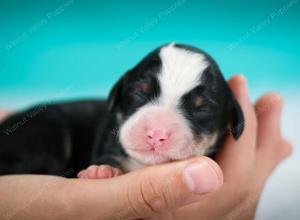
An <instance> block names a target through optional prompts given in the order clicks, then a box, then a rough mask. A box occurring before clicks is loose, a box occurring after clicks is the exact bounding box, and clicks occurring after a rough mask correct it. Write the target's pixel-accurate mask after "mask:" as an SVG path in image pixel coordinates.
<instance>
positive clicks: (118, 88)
mask: <svg viewBox="0 0 300 220" xmlns="http://www.w3.org/2000/svg"><path fill="white" fill-rule="evenodd" d="M123 81H124V77H122V78H120V79H119V80H118V82H117V83H116V84H115V85H114V86H113V88H112V89H111V91H110V93H109V96H108V100H107V109H108V111H110V112H114V111H116V109H117V108H118V105H119V104H120V101H121V96H122V90H123Z"/></svg>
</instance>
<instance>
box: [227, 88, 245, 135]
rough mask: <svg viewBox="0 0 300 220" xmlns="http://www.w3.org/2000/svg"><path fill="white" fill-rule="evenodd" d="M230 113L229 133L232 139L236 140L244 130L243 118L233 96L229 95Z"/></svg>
mask: <svg viewBox="0 0 300 220" xmlns="http://www.w3.org/2000/svg"><path fill="white" fill-rule="evenodd" d="M229 112H230V131H231V133H232V136H233V137H234V139H236V140H237V139H238V138H239V137H240V136H241V135H242V133H243V131H244V128H245V118H244V114H243V111H242V108H241V106H240V104H239V103H238V101H237V100H236V98H235V96H234V95H233V94H232V93H231V103H230V106H229Z"/></svg>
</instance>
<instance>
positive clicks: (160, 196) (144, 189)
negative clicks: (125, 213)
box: [127, 175, 167, 217]
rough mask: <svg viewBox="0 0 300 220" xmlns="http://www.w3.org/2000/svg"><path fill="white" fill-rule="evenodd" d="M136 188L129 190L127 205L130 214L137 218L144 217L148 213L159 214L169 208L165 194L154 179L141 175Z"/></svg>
mask: <svg viewBox="0 0 300 220" xmlns="http://www.w3.org/2000/svg"><path fill="white" fill-rule="evenodd" d="M136 183H137V184H136V186H135V187H130V189H131V190H127V203H128V206H129V207H128V209H130V213H132V214H133V215H134V216H136V217H144V216H145V214H147V213H155V214H156V213H159V212H160V211H162V210H164V209H165V208H166V206H167V202H166V199H165V198H166V197H165V193H164V192H163V190H162V189H161V187H159V186H158V185H157V184H156V181H155V180H154V179H153V177H151V178H150V177H145V176H144V175H140V176H139V178H138V179H137V181H136Z"/></svg>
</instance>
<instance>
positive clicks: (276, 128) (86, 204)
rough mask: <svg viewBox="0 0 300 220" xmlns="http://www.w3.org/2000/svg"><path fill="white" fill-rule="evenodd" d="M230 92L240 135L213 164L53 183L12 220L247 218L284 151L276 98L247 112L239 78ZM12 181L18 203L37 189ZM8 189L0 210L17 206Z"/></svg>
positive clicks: (0, 186) (5, 184)
mask: <svg viewBox="0 0 300 220" xmlns="http://www.w3.org/2000/svg"><path fill="white" fill-rule="evenodd" d="M230 86H231V88H232V90H233V92H234V93H235V95H236V97H237V99H238V101H239V102H240V104H241V106H242V108H243V111H244V113H245V118H246V122H245V132H244V134H243V135H242V137H241V138H240V139H239V140H238V141H235V140H234V139H232V138H231V137H229V138H228V140H227V143H226V144H225V146H224V148H223V150H222V152H220V154H219V156H218V158H217V162H218V164H219V165H217V163H215V162H214V161H212V160H211V159H209V158H207V157H198V158H193V159H190V160H187V161H180V162H175V163H171V164H165V165H160V166H153V167H148V168H146V169H143V170H139V171H136V172H132V173H128V174H125V175H122V176H119V177H115V178H111V179H106V180H89V181H87V180H85V179H64V178H56V177H53V178H52V179H51V181H52V182H51V183H52V184H48V185H47V190H44V191H43V193H41V194H39V195H40V196H36V197H34V198H36V199H35V201H33V202H32V204H31V205H28V206H26V207H25V208H24V209H25V210H27V211H26V212H25V214H24V211H22V212H20V213H19V214H20V215H16V216H18V217H20V218H19V219H26V217H27V219H41V218H42V219H53V218H55V219H60V218H61V219H69V218H70V219H71V218H72V219H101V220H105V219H164V220H165V219H191V220H193V219H214V220H215V219H230V220H231V219H252V218H253V216H254V214H255V209H256V206H257V203H258V200H259V197H260V194H261V192H262V190H263V188H264V184H265V182H266V180H267V178H268V176H269V175H270V174H271V173H272V171H273V169H274V168H275V167H276V166H277V165H278V164H279V163H280V162H281V161H282V160H283V159H284V158H286V157H287V156H288V155H289V154H290V153H291V145H290V143H289V142H288V141H286V140H285V139H284V138H283V137H282V136H281V131H280V115H281V110H282V106H283V101H282V98H281V97H279V96H278V95H274V94H273V95H267V96H264V97H263V98H262V99H260V100H259V101H258V103H257V104H256V106H255V108H254V107H253V106H252V104H251V102H250V100H249V97H248V93H247V89H246V87H247V85H246V82H245V80H244V79H243V78H241V77H234V78H233V79H232V80H231V81H230ZM221 170H222V171H223V172H221ZM223 176H224V181H223ZM7 178H9V177H7ZM11 178H19V179H20V178H21V179H22V181H21V182H20V183H19V184H21V186H22V184H23V186H24V187H20V185H19V186H18V187H16V188H17V189H20V188H22V191H20V193H19V194H17V195H18V196H20V195H23V197H25V198H27V197H26V196H24V192H25V191H26V188H28V187H29V188H30V187H31V188H32V187H33V186H36V185H37V186H36V187H38V186H39V185H40V184H33V183H32V182H33V179H34V178H35V179H36V180H37V182H39V183H43V178H42V177H39V176H37V177H32V176H27V177H24V176H21V177H11ZM27 178H29V179H30V181H29V183H30V184H29V183H28V182H26V179H27ZM44 178H45V177H44ZM12 182H14V183H16V181H12ZM7 188H10V189H12V188H13V187H11V185H10V184H9V181H7V179H6V180H5V178H3V179H2V178H0V194H1V195H2V196H1V198H5V199H6V200H5V199H4V200H3V199H2V201H1V202H0V203H2V202H4V203H3V204H5V206H2V205H1V204H0V207H8V208H6V210H7V209H9V207H11V209H13V208H14V209H16V207H17V206H16V204H17V203H18V202H20V201H22V202H23V201H24V200H20V199H15V200H13V201H11V200H9V199H8V200H9V201H11V203H9V202H7V198H8V197H9V195H10V194H9V192H8V191H7V190H5V189H7ZM31 191H32V192H35V191H36V190H34V189H31ZM22 193H23V194H22ZM18 196H16V197H18ZM5 201H6V202H5ZM0 213H1V209H0ZM22 213H23V215H22ZM16 219H17V218H16Z"/></svg>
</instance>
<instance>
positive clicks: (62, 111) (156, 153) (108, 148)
mask: <svg viewBox="0 0 300 220" xmlns="http://www.w3.org/2000/svg"><path fill="white" fill-rule="evenodd" d="M28 112H30V111H26V112H23V113H19V114H16V115H14V116H11V117H10V118H8V119H7V120H6V121H4V122H3V123H2V124H1V125H0V128H1V131H2V133H1V134H0V146H1V147H0V157H1V158H0V174H8V173H44V174H55V175H57V174H58V175H59V172H63V171H64V170H66V169H70V168H72V169H73V170H74V173H76V172H77V171H79V170H80V169H83V168H85V167H86V166H87V165H89V164H109V165H112V166H115V167H119V168H121V169H122V170H124V171H130V170H133V169H137V168H140V167H142V166H145V165H153V164H159V163H166V162H170V161H174V160H181V159H185V158H189V157H192V156H197V155H212V154H213V153H215V152H216V151H217V150H218V149H219V148H220V146H221V145H222V143H223V141H224V138H225V137H226V135H227V134H228V131H231V132H232V134H233V136H234V137H235V138H238V137H239V136H240V135H241V133H242V131H243V125H244V124H243V123H244V118H243V113H242V111H241V108H240V106H239V105H238V103H237V102H236V100H235V98H234V96H233V94H232V93H231V91H230V89H229V87H228V85H227V83H226V81H225V80H224V78H223V76H222V74H221V72H220V70H219V68H218V66H217V64H216V63H215V61H214V60H213V59H212V58H211V57H210V56H209V55H207V54H206V53H204V52H203V51H201V50H198V49H196V48H193V47H190V46H186V45H178V44H169V45H165V46H162V47H160V48H158V49H156V50H154V51H153V52H151V53H150V54H149V55H148V56H146V57H145V58H144V59H143V60H142V61H141V62H140V63H139V64H138V65H137V66H135V67H134V68H133V69H131V70H129V71H128V72H127V73H125V74H124V75H123V76H122V77H121V79H120V80H119V81H118V82H117V84H116V85H115V86H114V88H113V89H112V91H111V93H110V96H109V98H108V100H107V101H106V102H105V101H91V102H80V103H71V104H57V105H47V108H46V110H44V111H42V112H40V113H39V114H37V115H36V116H35V117H32V119H31V120H29V121H28V122H27V123H24V125H23V126H21V127H20V128H18V129H16V130H15V131H14V132H11V134H5V131H9V130H7V128H9V127H11V126H13V125H14V124H16V123H17V122H18V121H20V120H21V119H22V118H24V116H26V115H27V114H28ZM5 129H6V130H5ZM24 143H26V144H24ZM24 155H30V156H28V157H29V158H34V159H32V160H31V161H30V162H28V161H27V162H26V163H33V162H36V161H38V162H36V163H35V164H32V166H27V165H26V163H25V162H24V161H22V157H23V156H24ZM7 158H9V159H7ZM42 158H44V159H42ZM45 158H48V159H45ZM53 161H54V162H53ZM10 164H11V165H10ZM13 164H14V165H13ZM15 164H18V165H16V166H15ZM42 164H43V165H42ZM45 164H47V165H45ZM24 166H25V167H28V168H26V169H24ZM43 166H45V169H41V167H43ZM21 167H22V168H21ZM53 167H57V169H55V170H52V169H48V168H53ZM39 168H40V169H39Z"/></svg>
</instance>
